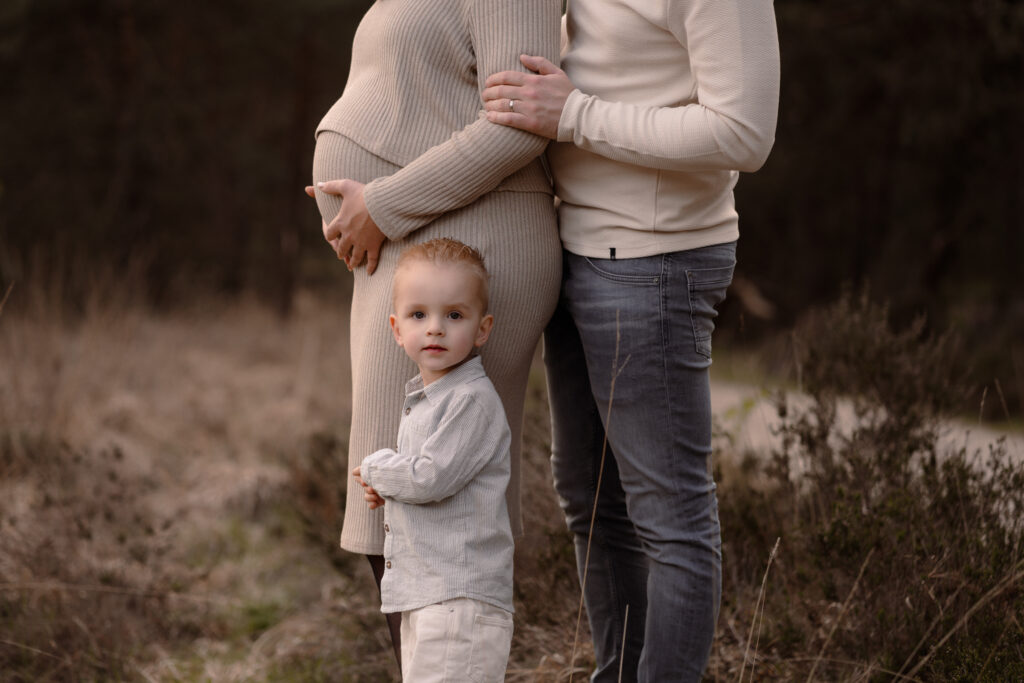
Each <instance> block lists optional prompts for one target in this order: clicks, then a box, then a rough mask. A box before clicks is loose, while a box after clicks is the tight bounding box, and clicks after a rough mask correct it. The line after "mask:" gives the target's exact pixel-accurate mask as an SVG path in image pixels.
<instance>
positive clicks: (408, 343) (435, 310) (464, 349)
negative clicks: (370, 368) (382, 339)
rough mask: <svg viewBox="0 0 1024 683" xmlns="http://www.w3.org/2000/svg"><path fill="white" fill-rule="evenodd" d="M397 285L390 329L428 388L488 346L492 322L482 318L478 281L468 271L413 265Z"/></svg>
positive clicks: (401, 274) (401, 272) (397, 279)
mask: <svg viewBox="0 0 1024 683" xmlns="http://www.w3.org/2000/svg"><path fill="white" fill-rule="evenodd" d="M394 286H395V293H394V301H395V312H394V314H392V316H391V329H392V331H393V332H394V334H395V341H397V342H398V345H399V346H401V347H402V348H403V349H405V353H406V354H408V356H409V358H412V359H413V361H414V362H415V363H416V365H418V366H419V369H420V374H421V375H422V376H423V383H424V384H425V385H426V384H430V383H431V382H433V381H435V380H437V379H440V378H441V377H444V376H445V375H446V374H447V373H448V372H449V371H450V370H451V369H452V368H454V367H455V366H456V365H458V364H459V363H461V362H462V361H464V360H466V359H467V358H469V354H470V353H471V352H472V351H473V348H474V347H477V346H482V345H483V343H484V342H485V341H487V337H488V335H489V334H490V333H491V326H492V325H493V324H494V317H493V316H490V315H484V310H483V302H482V301H481V296H480V281H479V279H478V278H477V276H476V275H475V274H474V273H473V271H472V270H470V269H469V268H468V267H466V266H463V265H459V264H446V265H441V266H438V265H435V264H433V263H429V262H426V261H412V262H411V263H407V264H404V265H403V266H402V267H401V269H400V270H399V272H398V274H397V276H396V277H395V284H394Z"/></svg>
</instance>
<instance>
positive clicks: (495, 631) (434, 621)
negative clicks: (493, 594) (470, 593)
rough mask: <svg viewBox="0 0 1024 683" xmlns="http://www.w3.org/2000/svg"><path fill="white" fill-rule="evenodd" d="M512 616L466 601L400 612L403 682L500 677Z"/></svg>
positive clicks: (478, 682) (485, 682)
mask: <svg viewBox="0 0 1024 683" xmlns="http://www.w3.org/2000/svg"><path fill="white" fill-rule="evenodd" d="M511 646H512V615H511V614H510V613H508V612H506V611H505V610H503V609H501V608H500V607H495V606H493V605H489V604H487V603H485V602H480V601H479V600H473V599H471V598H455V599H453V600H445V601H444V602H439V603H437V604H435V605H427V606H426V607H421V608H419V609H414V610H410V611H408V612H402V681H403V683H465V681H473V683H492V681H493V682H499V683H500V681H503V680H504V679H505V666H506V664H507V663H508V653H509V649H510V648H511Z"/></svg>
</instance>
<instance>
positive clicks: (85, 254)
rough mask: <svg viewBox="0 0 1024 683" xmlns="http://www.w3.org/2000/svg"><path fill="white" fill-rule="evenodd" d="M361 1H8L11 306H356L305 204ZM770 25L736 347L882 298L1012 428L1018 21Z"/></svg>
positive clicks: (954, 13)
mask: <svg viewBox="0 0 1024 683" xmlns="http://www.w3.org/2000/svg"><path fill="white" fill-rule="evenodd" d="M369 4H370V3H369V2H367V1H366V0H334V1H331V2H329V1H326V0H292V1H291V2H287V3H285V2H273V1H271V0H246V1H245V2H242V1H241V0H225V1H220V2H195V1H188V0H186V1H184V2H180V1H176V2H170V1H169V0H146V1H142V0H93V1H79V2H71V1H70V0H2V2H0V284H2V286H3V290H6V289H7V287H8V285H9V284H10V283H12V282H13V283H15V287H16V290H24V289H26V288H31V287H48V288H50V289H51V290H55V291H58V292H59V296H60V297H61V298H62V299H63V301H64V302H65V303H66V304H67V305H68V306H70V307H74V306H76V305H82V303H83V302H84V301H85V300H86V299H87V298H88V294H89V292H90V291H93V290H94V289H95V287H96V283H97V282H98V281H101V280H103V279H104V278H107V279H110V278H113V279H114V280H117V279H119V278H120V279H123V281H124V283H125V286H126V287H131V288H133V289H135V290H137V291H138V294H139V295H140V296H141V297H142V298H143V299H144V300H145V301H146V302H148V303H150V304H152V305H154V306H156V307H166V306H173V305H177V304H179V303H180V302H182V301H183V300H185V299H188V300H194V299H195V298H196V297H200V296H202V295H206V294H216V295H218V296H224V295H228V296H231V295H235V294H240V293H255V294H257V295H258V296H260V297H263V298H265V299H266V300H267V301H268V302H269V303H270V304H272V305H273V306H274V307H275V308H277V310H279V311H280V312H281V314H282V315H287V314H288V312H289V310H290V306H291V302H292V301H293V297H294V294H295V292H296V291H297V289H299V288H302V287H323V286H334V287H338V286H347V277H345V276H344V275H343V273H344V271H343V270H341V269H339V268H338V266H337V262H336V261H334V260H333V255H332V254H331V253H330V252H329V250H327V249H326V248H325V247H324V246H323V243H322V238H321V235H320V229H319V217H318V215H317V213H316V210H315V207H314V205H313V202H312V201H311V200H309V199H308V198H306V197H305V195H304V194H303V192H302V187H303V185H304V184H305V183H306V182H307V181H308V178H309V176H310V167H311V160H312V150H313V131H314V128H315V126H316V123H317V122H318V121H319V118H320V117H321V116H322V115H323V113H324V112H325V111H326V110H327V108H328V107H329V106H330V104H331V103H332V102H333V101H334V100H335V99H336V98H337V97H338V95H339V94H340V93H341V91H342V88H343V87H344V83H345V78H346V75H347V72H348V57H349V52H350V44H351V37H352V33H353V31H354V29H355V26H356V24H357V22H358V20H359V18H360V17H361V16H362V14H363V12H364V11H365V9H366V7H367V6H368V5H369ZM775 8H776V14H777V17H778V23H779V38H780V42H781V49H782V93H781V103H780V112H779V126H778V133H777V139H776V143H775V148H774V151H773V152H772V155H771V157H770V158H769V160H768V163H767V164H766V165H765V167H764V168H763V169H762V170H761V171H759V172H758V173H756V174H752V175H744V176H743V177H742V178H741V180H740V184H739V186H738V189H737V201H738V204H739V209H740V214H741V231H742V234H743V237H742V239H741V240H740V249H739V259H740V264H739V267H738V270H737V276H738V282H739V283H740V284H741V286H740V287H739V288H738V290H737V292H736V294H737V296H734V297H732V298H731V299H730V302H729V304H728V305H727V307H726V310H725V311H724V312H723V321H722V323H723V324H722V325H721V326H720V327H721V331H722V336H723V337H724V338H725V339H726V340H729V341H734V342H742V343H749V344H759V343H763V342H764V340H766V339H769V338H771V337H772V336H773V335H779V334H782V333H784V332H785V330H787V329H789V328H790V327H791V326H792V325H793V324H794V323H795V322H797V321H798V320H799V319H800V318H801V316H802V315H804V314H805V313H806V312H807V311H809V310H812V309H814V308H815V307H817V306H820V305H823V304H826V303H829V302H831V301H834V300H835V299H836V298H837V297H838V296H839V295H840V292H841V291H842V290H843V289H844V288H851V289H853V290H856V291H860V290H864V289H866V290H867V291H868V292H869V293H870V296H871V297H872V298H873V299H875V300H878V301H886V302H888V303H889V305H890V314H891V317H892V321H893V324H894V325H895V326H897V327H902V326H904V325H906V324H909V323H910V321H911V320H912V319H914V318H915V317H917V316H920V315H924V316H926V317H927V321H928V330H929V331H931V332H939V331H944V330H947V329H953V330H955V331H956V332H957V334H958V335H960V337H961V339H962V349H963V351H962V354H961V355H962V363H963V366H964V369H968V370H970V372H971V373H972V377H973V378H974V380H975V384H976V385H977V387H978V392H977V393H978V394H980V393H981V391H983V388H984V387H985V386H989V385H993V383H994V381H995V380H999V382H1000V388H1001V389H1002V390H1003V392H1004V393H1005V394H1006V396H1007V398H1008V400H1009V409H1010V412H1011V413H1012V414H1013V415H1014V416H1017V417H1019V416H1020V414H1021V396H1022V395H1024V288H1022V286H1021V284H1020V280H1019V270H1020V269H1019V265H1018V264H1019V263H1020V261H1021V257H1022V256H1024V229H1022V228H1024V221H1022V219H1021V215H1022V211H1024V199H1022V195H1024V172H1022V165H1024V134H1022V132H1021V126H1022V123H1024V2H1021V1H1019V0H974V1H971V2H968V1H966V0H963V1H961V0H939V1H936V0H859V1H858V2H839V1H838V0H833V1H832V2H825V1H820V0H778V1H777V2H776V3H775ZM755 293H756V295H759V296H760V297H762V298H763V299H764V300H765V301H767V302H768V303H769V304H770V307H768V308H765V307H764V306H761V307H759V306H757V305H755V304H753V303H752V302H754V301H755V299H756V295H755ZM2 294H3V292H2V291H0V296H2ZM17 298H18V297H17V296H12V298H11V303H10V305H11V306H16V305H17ZM759 312H760V313H761V315H760V316H759V315H758V313H759ZM766 312H771V315H770V316H765V315H764V314H765V313H766ZM993 386H994V385H993ZM964 401H965V409H967V406H968V405H973V406H975V408H974V410H976V409H977V408H976V406H977V402H978V396H977V395H972V396H967V397H964ZM989 406H990V408H987V409H986V413H988V416H989V417H993V418H995V417H1000V416H1003V415H1004V411H1003V410H1002V409H1001V408H999V407H998V406H999V402H997V401H995V400H990V402H989Z"/></svg>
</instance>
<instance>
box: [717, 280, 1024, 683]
mask: <svg viewBox="0 0 1024 683" xmlns="http://www.w3.org/2000/svg"><path fill="white" fill-rule="evenodd" d="M887 317H888V315H887V310H886V308H885V307H884V306H880V305H877V304H874V303H872V302H871V301H870V300H869V298H868V297H867V295H861V296H859V297H855V296H851V295H849V294H848V295H846V296H844V297H843V298H842V299H841V300H840V301H839V302H838V303H837V304H835V305H834V306H832V307H830V308H828V309H827V310H824V311H823V312H820V313H818V314H816V315H814V316H811V318H810V319H808V320H807V321H806V322H805V323H803V324H802V325H801V326H800V327H798V329H797V331H796V332H795V334H794V347H795V348H794V353H795V357H796V359H797V365H796V366H797V368H798V373H797V377H798V385H799V387H800V388H801V389H802V393H798V394H796V395H790V394H786V393H780V394H779V395H778V396H777V397H776V399H775V405H776V409H777V412H778V415H779V418H780V423H779V427H778V430H777V436H778V445H777V447H776V448H775V449H774V450H773V452H772V453H771V459H770V461H767V462H765V461H763V460H762V461H761V462H762V464H761V465H760V470H761V471H760V473H759V474H760V477H755V478H754V479H747V480H745V481H737V482H733V483H730V484H728V486H731V488H726V489H725V490H724V491H723V495H722V518H723V526H724V527H725V533H726V535H727V538H728V536H729V534H732V535H734V536H735V537H734V538H732V539H730V547H733V548H743V549H747V550H753V551H756V552H746V553H742V554H738V555H737V556H736V557H730V558H728V560H729V561H731V562H736V563H738V564H739V565H740V566H739V568H738V571H737V572H736V574H737V576H742V577H744V578H743V579H742V580H741V581H740V582H739V583H738V585H736V586H734V587H733V588H734V590H737V591H740V592H741V593H742V592H743V590H744V586H747V592H748V593H749V592H750V585H753V582H752V580H753V579H754V577H755V576H756V577H757V580H758V581H759V579H760V575H759V572H760V571H762V570H763V560H764V558H766V557H767V548H768V547H770V543H771V542H772V541H774V539H775V538H776V537H781V538H782V546H781V551H780V559H779V560H778V561H777V562H776V564H775V565H774V566H773V568H772V572H773V578H772V581H771V583H770V587H769V591H768V595H767V598H766V607H765V610H764V613H765V633H764V634H763V635H762V639H761V642H762V643H765V642H767V643H769V647H768V649H769V650H770V651H771V653H772V656H773V657H774V659H776V660H777V661H776V663H775V665H776V666H779V665H781V664H780V663H785V666H786V667H787V668H789V667H791V668H792V670H793V672H794V673H798V675H800V676H806V675H808V674H817V675H818V676H820V677H822V678H824V679H826V680H843V679H852V678H854V677H855V676H858V675H869V676H871V677H873V678H876V679H880V680H887V679H889V678H895V677H896V674H902V675H910V676H915V677H918V678H920V679H924V680H961V679H968V678H969V679H970V680H993V681H995V680H1021V678H1022V677H1024V658H1022V657H1021V653H1022V652H1024V627H1022V623H1021V619H1020V616H1019V615H1021V614H1022V613H1024V611H1022V610H1024V590H1022V584H1024V561H1022V559H1021V555H1022V550H1024V543H1022V541H1024V522H1022V514H1024V462H1022V461H1021V459H1020V457H1019V456H1020V454H1019V453H1012V452H1010V450H1009V448H1008V446H1007V443H1006V441H1005V440H999V441H997V442H995V443H992V444H990V445H989V446H988V447H987V452H986V451H982V450H980V449H977V448H974V449H972V448H969V447H968V446H966V445H964V443H966V442H964V443H961V444H959V445H958V444H957V443H954V442H953V441H952V440H951V439H947V438H944V434H945V432H946V431H948V427H949V422H948V420H949V419H950V418H948V417H947V415H948V411H950V410H951V409H952V408H955V407H957V406H958V405H959V403H960V401H961V397H962V396H963V395H964V394H965V393H966V392H965V389H964V386H965V383H964V378H962V377H954V376H951V375H950V370H949V368H951V367H953V364H952V363H951V359H952V357H953V354H954V353H955V351H956V343H955V340H954V339H952V338H951V337H950V336H948V335H947V336H937V337H936V336H932V337H925V336H923V334H922V330H923V329H924V323H923V321H922V320H917V321H914V322H913V323H912V324H910V325H909V326H908V327H907V328H906V329H905V330H904V331H894V330H893V328H892V327H891V326H890V325H889V323H888V320H887ZM742 581H747V582H749V583H748V584H743V583H742Z"/></svg>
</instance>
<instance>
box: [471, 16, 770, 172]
mask: <svg viewBox="0 0 1024 683" xmlns="http://www.w3.org/2000/svg"><path fill="white" fill-rule="evenodd" d="M670 5H671V8H672V9H671V10H670V15H669V29H670V30H671V31H672V33H673V34H674V35H675V36H676V38H677V39H678V40H679V41H680V43H681V44H683V45H686V46H687V52H688V55H689V59H690V67H691V70H692V72H693V75H694V78H695V79H696V82H697V101H696V102H694V103H691V104H686V105H681V106H676V107H657V106H640V105H633V104H628V103H624V102H609V101H605V100H601V99H600V98H598V97H595V96H593V95H587V94H584V93H582V92H580V91H579V90H576V89H575V88H573V89H571V90H570V91H569V92H568V93H566V88H567V87H571V85H572V84H571V83H570V82H569V79H568V78H567V77H566V75H565V73H564V72H562V71H561V70H559V69H557V68H556V67H554V65H553V64H551V63H550V62H547V63H545V61H546V60H543V61H542V60H538V59H536V58H529V60H530V62H529V64H527V61H526V60H525V59H524V64H527V65H528V66H530V67H531V68H532V69H534V70H535V71H536V73H534V74H529V75H525V76H524V75H522V74H518V75H515V76H513V75H512V74H511V72H503V73H498V74H494V75H492V76H491V77H490V78H488V80H487V88H486V89H485V90H484V98H485V108H486V110H487V112H488V114H487V116H488V118H489V119H490V120H492V121H494V122H495V123H502V124H504V125H508V126H513V127H517V128H522V129H523V130H529V131H530V132H534V133H537V134H540V135H546V136H547V137H550V138H554V139H557V140H559V141H562V142H568V141H572V142H573V143H575V144H576V145H577V146H578V147H580V148H582V149H586V150H589V151H591V152H594V153H596V154H600V155H602V156H605V157H608V158H610V159H615V160H617V161H623V162H626V163H630V164H634V165H638V166H645V167H650V168H664V169H671V170H681V171H701V170H723V169H725V170H740V171H755V170H757V169H758V168H760V166H761V165H762V164H763V163H764V161H765V159H766V158H767V156H768V152H769V151H770V150H771V147H772V144H773V143H774V139H775V125H776V119H777V114H778V100H779V45H778V36H777V30H776V26H775V13H774V9H773V6H772V3H771V0H747V1H744V2H739V1H738V0H694V1H693V2H673V3H670ZM509 99H512V100H515V105H514V107H515V111H513V112H509V111H508V100H509Z"/></svg>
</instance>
